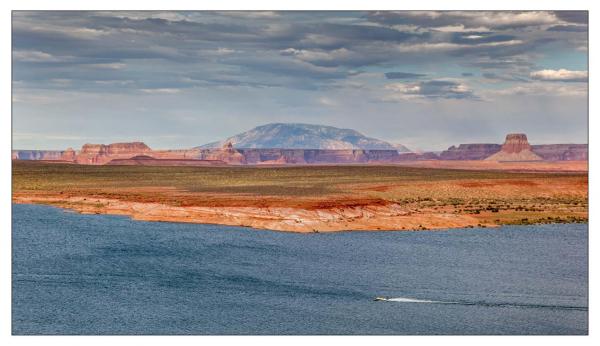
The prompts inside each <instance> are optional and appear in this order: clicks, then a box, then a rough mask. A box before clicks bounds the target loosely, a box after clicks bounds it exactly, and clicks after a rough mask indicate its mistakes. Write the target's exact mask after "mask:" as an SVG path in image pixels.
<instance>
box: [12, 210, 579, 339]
mask: <svg viewBox="0 0 600 346" xmlns="http://www.w3.org/2000/svg"><path fill="white" fill-rule="evenodd" d="M12 213H13V216H12V217H13V219H12V223H13V233H12V250H13V253H12V260H13V263H12V271H13V273H12V332H13V334H18V335H21V334H587V332H588V225H587V224H557V225H536V226H505V227H500V228H493V229H492V228H480V229H459V230H447V231H420V232H337V233H315V234H296V233H284V232H272V231H264V230H254V229H249V228H242V227H227V226H218V225H199V224H183V223H161V222H142V221H133V220H131V219H129V218H127V217H123V216H111V215H80V214H76V213H72V212H68V211H65V210H62V209H58V208H54V207H49V206H39V205H13V209H12ZM376 296H386V297H389V298H390V300H389V301H373V298H374V297H376Z"/></svg>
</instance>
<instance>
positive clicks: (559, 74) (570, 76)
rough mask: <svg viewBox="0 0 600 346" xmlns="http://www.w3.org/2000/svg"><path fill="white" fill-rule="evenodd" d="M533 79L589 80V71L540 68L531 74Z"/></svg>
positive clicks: (549, 80)
mask: <svg viewBox="0 0 600 346" xmlns="http://www.w3.org/2000/svg"><path fill="white" fill-rule="evenodd" d="M529 76H530V77H531V78H532V79H536V80H540V81H548V82H587V80H588V72H587V71H571V70H566V69H559V70H540V71H534V72H531V73H530V74H529Z"/></svg>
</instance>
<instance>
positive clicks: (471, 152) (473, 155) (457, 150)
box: [440, 143, 502, 160]
mask: <svg viewBox="0 0 600 346" xmlns="http://www.w3.org/2000/svg"><path fill="white" fill-rule="evenodd" d="M501 148H502V146H501V145H500V144H489V143H473V144H460V145H459V146H458V147H456V146H454V145H453V146H451V147H450V148H448V149H447V150H444V151H443V152H442V153H441V154H440V159H442V160H483V159H485V158H486V157H489V156H490V155H492V154H495V153H497V152H499V151H500V149H501Z"/></svg>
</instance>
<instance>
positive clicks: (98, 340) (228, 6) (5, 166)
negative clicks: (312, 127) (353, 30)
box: [0, 0, 600, 346]
mask: <svg viewBox="0 0 600 346" xmlns="http://www.w3.org/2000/svg"><path fill="white" fill-rule="evenodd" d="M598 3H600V2H598V1H595V2H592V1H590V2H586V1H584V0H569V1H564V0H563V1H559V0H545V1H543V2H541V1H538V2H535V1H530V2H525V1H523V0H502V1H500V0H497V1H488V2H483V1H474V0H454V1H442V0H419V1H411V2H400V1H384V0H369V1H364V0H362V1H358V0H346V1H327V2H325V1H323V0H320V1H319V0H302V1H293V2H292V1H285V2H284V1H281V0H280V1H276V0H253V1H241V0H237V1H236V0H222V1H219V2H210V3H200V2H198V1H192V0H170V1H168V2H164V1H157V0H146V1H144V2H139V3H136V2H134V1H129V2H126V1H123V0H120V1H119V0H104V1H94V0H92V1H85V2H84V1H80V2H76V1H65V0H54V1H43V0H23V1H20V2H19V1H16V0H15V1H12V2H11V1H3V2H1V3H0V7H1V11H0V26H1V28H2V29H1V36H0V37H1V42H2V44H1V51H2V53H1V54H0V67H1V70H0V71H1V72H2V83H1V84H0V88H1V93H0V97H1V100H2V102H1V107H2V112H1V113H0V114H1V115H0V122H1V125H0V131H1V134H0V148H2V155H1V158H2V159H0V174H1V180H0V181H1V183H2V184H1V185H0V186H1V189H2V190H1V191H2V195H1V196H2V199H0V213H1V217H0V222H1V227H0V233H1V238H0V246H1V247H2V248H1V251H0V254H1V255H2V260H1V261H0V263H1V266H0V268H1V272H0V278H1V282H2V284H1V285H0V295H1V297H2V300H1V305H0V306H1V307H2V310H1V311H0V322H1V325H0V328H1V331H0V338H1V339H2V344H4V345H7V344H24V345H28V344H33V345H37V344H41V343H44V344H56V345H79V344H80V343H82V342H85V343H86V344H91V345H101V344H104V343H107V342H110V343H111V344H112V343H117V344H121V343H123V344H131V343H140V344H144V345H163V344H165V343H180V344H197V343H198V342H208V343H211V344H213V343H214V344H229V343H231V344H238V343H240V342H243V343H244V344H248V345H263V344H266V345H280V344H281V343H286V344H290V345H304V344H306V343H310V344H313V343H317V344H321V343H323V344H325V343H327V344H330V343H331V342H335V343H338V342H339V343H344V344H348V345H359V344H364V343H365V342H376V343H377V344H389V345H392V344H397V343H398V342H409V343H410V342H418V343H420V344H425V345H427V344H434V343H435V344H437V343H440V342H443V343H451V344H453V343H457V344H460V345H461V346H466V345H478V346H479V345H480V344H482V343H485V344H488V345H504V344H506V343H511V344H515V343H516V344H525V343H526V344H535V343H543V344H544V345H545V346H547V345H564V344H565V343H574V344H599V339H600V337H598V334H600V328H599V327H598V325H597V324H598V314H597V313H596V312H597V311H598V309H599V304H598V299H597V296H595V295H594V294H593V293H594V291H595V290H597V289H598V287H599V285H598V259H599V258H600V256H599V255H598V254H597V253H595V252H594V251H592V250H593V249H595V248H597V247H598V245H599V244H598V242H599V240H598V239H600V238H599V236H598V235H596V234H595V232H594V231H595V226H596V224H597V223H596V219H595V218H591V219H590V222H589V230H590V232H589V249H590V251H589V268H590V272H589V292H590V300H589V303H590V304H589V333H590V335H589V336H587V337H585V336H574V337H572V336H561V337H549V336H543V337H536V336H508V337H494V336H493V337H487V336H475V337H469V336H454V337H436V336H427V337H415V336H398V337H349V336H347V337H346V336H336V337H318V336H316V337H310V336H309V337H280V336H276V337H261V336H257V337H232V336H226V337H214V336H191V337H182V336H164V337H151V336H141V337H127V336H122V337H121V336H97V337H76V336H55V337H41V336H11V232H10V231H11V183H10V182H11V161H9V159H8V158H9V157H10V154H11V153H10V152H9V148H11V135H12V134H11V11H12V10H589V11H590V21H589V22H590V26H589V28H590V31H589V37H590V40H589V46H590V49H589V55H588V61H600V60H598V59H595V58H594V57H597V56H598V53H597V46H596V45H595V43H596V42H595V41H594V40H593V38H595V37H597V35H596V34H597V30H596V25H595V24H596V23H600V10H598V12H596V9H597V7H598ZM592 70H593V69H591V68H590V69H589V72H590V74H589V76H590V80H589V112H588V119H589V129H588V131H589V133H591V134H594V133H596V131H598V130H600V129H599V120H598V118H597V117H596V115H597V113H598V112H597V110H598V106H597V101H596V100H598V94H597V92H596V91H597V89H596V88H594V87H593V85H594V84H593V80H594V78H595V75H594V73H593V71H592ZM589 152H590V160H589V167H590V174H589V178H590V182H589V187H590V190H589V191H590V195H589V202H590V203H589V214H590V215H600V214H599V212H600V207H599V205H598V204H597V203H596V200H597V199H596V198H597V197H598V192H599V190H598V186H597V184H595V182H597V181H598V180H599V179H598V178H599V174H600V172H599V171H598V169H597V168H596V162H597V157H598V153H599V152H600V144H599V141H596V140H595V138H594V136H589ZM84 338H85V339H84ZM284 338H285V339H284ZM399 338H400V339H399ZM594 340H595V341H594Z"/></svg>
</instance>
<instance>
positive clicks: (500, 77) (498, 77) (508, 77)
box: [481, 72, 528, 82]
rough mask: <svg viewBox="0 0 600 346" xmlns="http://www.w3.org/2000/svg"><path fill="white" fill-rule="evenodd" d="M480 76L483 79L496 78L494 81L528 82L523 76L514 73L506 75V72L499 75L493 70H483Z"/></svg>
mask: <svg viewBox="0 0 600 346" xmlns="http://www.w3.org/2000/svg"><path fill="white" fill-rule="evenodd" d="M481 76H482V77H483V78H485V79H491V80H496V81H504V82H528V79H527V78H524V77H519V76H515V75H507V74H503V75H499V74H497V73H493V72H484V73H482V74H481Z"/></svg>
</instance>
